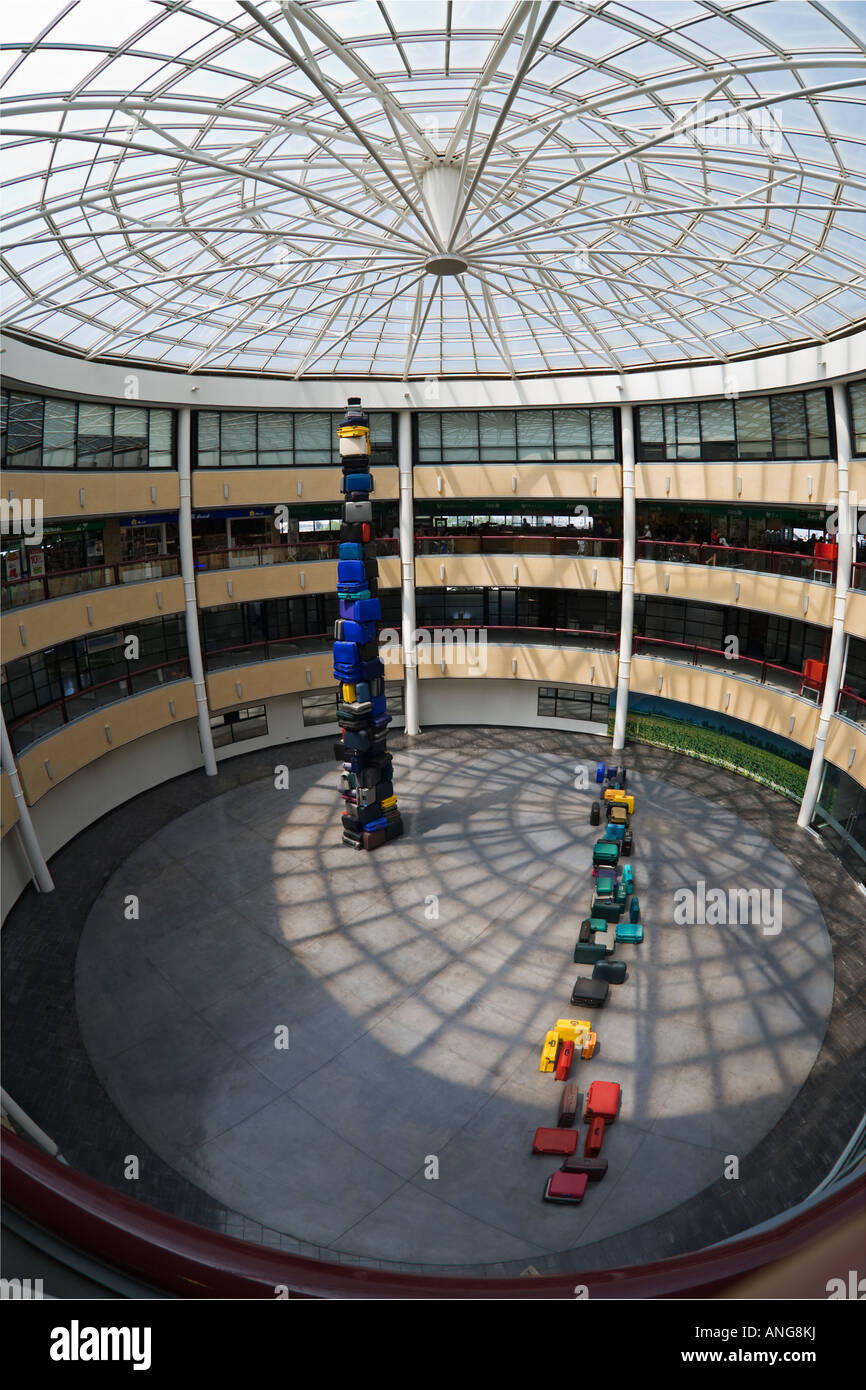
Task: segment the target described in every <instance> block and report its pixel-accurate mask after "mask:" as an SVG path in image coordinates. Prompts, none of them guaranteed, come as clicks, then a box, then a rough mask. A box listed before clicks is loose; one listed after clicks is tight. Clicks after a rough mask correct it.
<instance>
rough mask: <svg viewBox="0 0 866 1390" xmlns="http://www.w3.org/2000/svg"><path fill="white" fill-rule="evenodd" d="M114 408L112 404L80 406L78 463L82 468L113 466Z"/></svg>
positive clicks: (83, 404) (82, 403)
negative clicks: (112, 433)
mask: <svg viewBox="0 0 866 1390" xmlns="http://www.w3.org/2000/svg"><path fill="white" fill-rule="evenodd" d="M112 415H113V412H112V409H111V406H110V405H85V403H84V402H83V401H82V402H81V404H80V405H79V407H78V463H79V466H80V467H82V468H110V467H111V440H112V435H111V430H112V423H113V421H112Z"/></svg>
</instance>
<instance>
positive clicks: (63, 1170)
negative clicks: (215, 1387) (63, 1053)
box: [2, 1131, 864, 1300]
mask: <svg viewBox="0 0 866 1390" xmlns="http://www.w3.org/2000/svg"><path fill="white" fill-rule="evenodd" d="M2 1170H3V1196H4V1201H5V1203H6V1206H7V1207H8V1208H10V1209H12V1210H15V1211H18V1212H20V1213H22V1214H23V1215H25V1216H27V1217H30V1218H31V1219H32V1220H34V1221H36V1222H38V1224H39V1225H40V1226H41V1227H43V1228H44V1229H46V1230H48V1231H50V1232H51V1233H52V1235H55V1236H57V1237H59V1238H60V1239H61V1240H63V1241H65V1242H66V1243H67V1244H68V1245H70V1246H72V1247H73V1248H74V1249H79V1250H83V1251H84V1252H85V1253H87V1254H88V1255H90V1256H91V1257H92V1258H94V1259H96V1260H98V1261H100V1262H102V1263H103V1264H106V1265H110V1266H111V1267H113V1268H114V1269H117V1270H120V1271H122V1273H124V1274H125V1275H127V1276H128V1277H131V1278H133V1279H138V1280H140V1281H141V1282H142V1283H145V1284H147V1285H150V1287H152V1288H155V1289H158V1290H160V1291H162V1292H165V1293H169V1294H173V1295H174V1296H176V1297H178V1298H197V1299H211V1298H246V1299H252V1298H264V1299H273V1298H274V1297H275V1290H276V1289H277V1288H278V1287H280V1286H287V1287H288V1288H289V1290H290V1293H291V1296H292V1297H301V1298H369V1299H398V1298H425V1299H438V1298H473V1299H474V1298H488V1299H489V1298H506V1299H527V1298H529V1299H537V1298H543V1299H549V1298H567V1299H570V1300H573V1298H574V1288H575V1284H577V1283H580V1284H585V1285H587V1287H588V1288H589V1289H590V1291H591V1293H592V1294H593V1296H594V1297H596V1298H598V1297H601V1298H605V1297H606V1298H628V1299H637V1298H687V1297H692V1298H708V1297H711V1296H712V1295H713V1294H714V1293H717V1292H720V1291H721V1290H722V1289H724V1288H726V1287H728V1286H729V1285H730V1284H732V1283H734V1282H735V1281H738V1280H740V1279H742V1278H743V1277H744V1276H745V1275H747V1274H750V1273H753V1272H755V1271H757V1270H760V1269H763V1268H765V1267H766V1266H767V1265H768V1264H771V1263H773V1262H774V1261H776V1260H780V1259H782V1258H784V1257H785V1256H788V1255H791V1254H793V1253H794V1252H795V1251H797V1250H800V1249H802V1247H803V1246H805V1245H807V1244H808V1243H809V1242H812V1241H816V1240H818V1239H819V1237H821V1236H824V1235H826V1234H827V1233H828V1232H829V1231H831V1230H835V1229H837V1228H838V1227H840V1226H841V1225H842V1224H843V1223H844V1222H846V1221H847V1220H849V1219H850V1218H852V1217H856V1216H858V1215H859V1214H860V1212H861V1210H862V1206H863V1197H864V1180H863V1179H862V1178H858V1179H855V1180H853V1181H852V1182H851V1183H849V1184H848V1185H847V1186H845V1187H844V1188H842V1189H840V1190H839V1191H837V1192H833V1193H831V1194H830V1196H828V1197H825V1198H823V1199H822V1200H821V1201H818V1202H815V1203H814V1204H813V1205H812V1206H810V1207H808V1208H806V1210H805V1211H800V1212H797V1214H796V1215H794V1216H791V1217H788V1218H785V1217H782V1218H781V1219H780V1221H779V1222H778V1224H777V1225H775V1226H773V1227H772V1228H771V1229H770V1230H765V1231H760V1232H758V1233H756V1234H755V1235H748V1234H746V1235H744V1236H742V1237H739V1238H737V1239H734V1240H732V1241H728V1242H726V1243H725V1244H724V1245H715V1246H710V1247H709V1248H707V1249H705V1250H699V1251H694V1252H692V1253H689V1254H686V1255H674V1256H672V1257H671V1258H669V1259H663V1260H655V1261H652V1262H650V1263H648V1264H644V1265H627V1266H620V1267H616V1268H613V1269H591V1270H589V1271H587V1272H585V1273H581V1272H580V1271H579V1268H578V1269H576V1270H575V1271H571V1272H568V1273H565V1274H540V1275H539V1276H538V1277H536V1278H532V1279H521V1278H518V1279H502V1278H498V1279H485V1278H483V1277H481V1276H478V1275H468V1276H466V1277H452V1276H445V1275H433V1274H429V1275H428V1274H410V1273H406V1274H403V1273H400V1272H399V1271H391V1270H381V1269H363V1268H360V1267H359V1266H357V1265H341V1264H336V1263H328V1262H326V1261H323V1260H315V1259H310V1258H307V1257H305V1256H302V1255H291V1254H288V1253H287V1252H284V1251H281V1250H275V1249H273V1248H272V1247H270V1246H265V1245H252V1244H250V1243H249V1242H246V1241H242V1240H237V1239H235V1238H234V1237H233V1236H224V1235H220V1234H218V1233H217V1232H216V1231H209V1230H207V1229H205V1228H204V1227H201V1226H195V1225H193V1224H192V1223H191V1222H189V1221H182V1220H180V1219H178V1218H177V1217H174V1216H169V1215H168V1214H167V1213H166V1212H163V1211H158V1210H156V1209H155V1208H154V1207H150V1206H147V1205H146V1204H145V1203H143V1202H137V1201H135V1200H134V1199H133V1198H132V1197H128V1196H126V1195H125V1194H122V1193H119V1192H114V1191H112V1189H110V1188H108V1187H104V1186H103V1185H102V1184H101V1183H98V1182H96V1181H95V1180H94V1179H93V1178H90V1177H87V1176H85V1175H84V1174H83V1173H79V1172H76V1170H75V1169H74V1168H71V1167H69V1166H68V1165H65V1164H62V1163H59V1162H58V1161H57V1160H56V1159H54V1158H50V1157H49V1156H48V1155H47V1154H45V1153H42V1152H41V1151H40V1150H39V1149H37V1148H35V1147H33V1146H32V1145H30V1144H28V1143H26V1142H25V1141H24V1140H23V1139H21V1138H20V1137H19V1136H18V1135H17V1134H14V1133H11V1132H10V1131H5V1132H4V1136H3V1153H2ZM575 1259H576V1260H579V1259H580V1252H579V1251H576V1252H575Z"/></svg>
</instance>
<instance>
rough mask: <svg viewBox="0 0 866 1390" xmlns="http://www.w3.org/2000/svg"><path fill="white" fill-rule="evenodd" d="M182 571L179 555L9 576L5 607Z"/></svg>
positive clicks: (20, 606) (146, 579) (160, 577)
mask: <svg viewBox="0 0 866 1390" xmlns="http://www.w3.org/2000/svg"><path fill="white" fill-rule="evenodd" d="M179 573H180V558H179V556H177V555H154V556H153V557H152V558H150V559H148V560H123V561H121V562H120V563H119V564H116V565H86V566H84V567H83V568H81V569H74V570H55V571H54V572H53V573H49V574H43V575H39V576H38V577H36V576H31V577H30V578H26V579H9V580H7V581H6V582H5V583H4V584H3V606H4V608H23V607H24V606H25V605H27V604H32V603H43V602H45V601H46V600H47V599H52V598H67V597H68V596H69V595H70V594H84V593H88V592H90V591H91V590H93V589H110V588H112V587H113V586H114V585H116V584H143V583H146V582H147V581H148V580H152V579H167V578H170V577H171V576H172V575H176V574H179Z"/></svg>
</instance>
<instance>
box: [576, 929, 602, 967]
mask: <svg viewBox="0 0 866 1390" xmlns="http://www.w3.org/2000/svg"><path fill="white" fill-rule="evenodd" d="M599 934H600V935H601V936H604V934H605V933H604V932H601V933H599ZM606 954H607V952H606V950H605V944H604V941H599V940H598V938H596V940H594V941H578V943H577V945H576V946H575V948H574V962H575V964H576V965H595V962H596V961H597V960H604V958H605V955H606Z"/></svg>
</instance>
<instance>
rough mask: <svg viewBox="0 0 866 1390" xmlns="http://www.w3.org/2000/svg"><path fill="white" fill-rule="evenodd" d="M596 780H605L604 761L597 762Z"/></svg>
mask: <svg viewBox="0 0 866 1390" xmlns="http://www.w3.org/2000/svg"><path fill="white" fill-rule="evenodd" d="M595 780H596V782H603V781H604V763H596V765H595Z"/></svg>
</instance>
